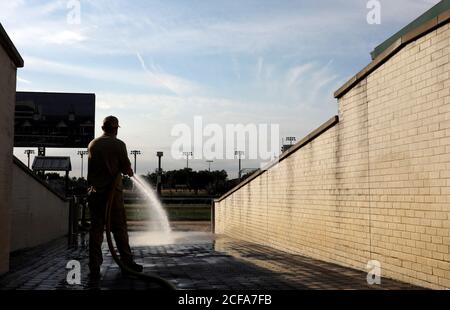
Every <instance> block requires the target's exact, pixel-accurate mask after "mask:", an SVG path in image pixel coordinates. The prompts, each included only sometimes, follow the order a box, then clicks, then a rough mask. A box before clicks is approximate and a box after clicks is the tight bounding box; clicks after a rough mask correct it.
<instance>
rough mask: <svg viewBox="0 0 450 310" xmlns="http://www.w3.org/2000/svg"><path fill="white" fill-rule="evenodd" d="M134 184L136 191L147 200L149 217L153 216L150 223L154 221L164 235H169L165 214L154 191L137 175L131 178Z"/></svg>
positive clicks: (168, 225)
mask: <svg viewBox="0 0 450 310" xmlns="http://www.w3.org/2000/svg"><path fill="white" fill-rule="evenodd" d="M132 180H133V182H134V184H135V185H136V187H137V189H138V190H139V191H140V192H141V193H142V194H143V195H144V196H145V197H147V198H148V200H149V204H148V205H149V207H150V212H151V215H153V216H154V219H152V221H155V222H156V223H157V224H158V226H159V229H160V230H161V231H162V232H164V233H170V232H171V231H172V229H171V228H170V224H169V219H168V217H167V213H166V211H165V210H164V208H163V206H162V204H161V202H160V201H159V199H158V196H157V194H156V192H155V190H154V189H153V188H152V187H151V186H150V185H149V184H148V183H147V182H146V181H145V180H143V179H142V177H140V176H138V175H134V176H133V177H132Z"/></svg>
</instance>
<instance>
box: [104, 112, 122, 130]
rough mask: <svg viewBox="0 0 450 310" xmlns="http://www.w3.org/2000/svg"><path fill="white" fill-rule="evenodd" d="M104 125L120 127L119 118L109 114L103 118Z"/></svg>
mask: <svg viewBox="0 0 450 310" xmlns="http://www.w3.org/2000/svg"><path fill="white" fill-rule="evenodd" d="M103 127H109V128H118V127H120V126H119V120H118V119H117V117H115V116H112V115H110V116H107V117H105V119H104V120H103Z"/></svg>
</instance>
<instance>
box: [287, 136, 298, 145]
mask: <svg viewBox="0 0 450 310" xmlns="http://www.w3.org/2000/svg"><path fill="white" fill-rule="evenodd" d="M296 140H297V139H296V138H295V137H286V141H288V142H289V144H290V145H292V144H293V143H294V142H295V141H296Z"/></svg>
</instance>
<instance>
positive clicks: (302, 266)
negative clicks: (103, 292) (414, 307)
mask: <svg viewBox="0 0 450 310" xmlns="http://www.w3.org/2000/svg"><path fill="white" fill-rule="evenodd" d="M131 236H132V238H131V239H133V238H134V237H136V236H137V233H133V234H132V235H131ZM174 242H175V244H171V245H147V246H145V245H139V246H133V251H134V253H135V256H136V260H137V262H139V263H142V264H143V265H144V267H145V272H152V273H155V274H157V275H159V276H160V277H163V278H165V279H168V280H169V281H171V282H172V283H173V284H174V285H175V286H176V287H177V288H178V289H237V290H241V289H369V288H375V289H413V288H416V287H413V286H411V285H409V284H405V283H401V282H398V281H393V280H389V279H382V283H381V285H379V286H378V285H377V286H372V287H369V286H368V285H367V284H366V274H365V273H364V272H361V271H357V270H354V269H350V268H345V267H340V266H337V265H334V264H330V263H325V262H322V261H317V260H314V259H311V258H306V257H302V256H299V255H292V254H288V253H285V252H282V251H278V250H274V249H272V248H268V247H264V246H260V245H256V244H251V243H247V242H242V241H238V240H233V239H229V238H226V237H220V236H219V237H213V236H212V235H209V234H207V233H198V234H197V235H196V234H190V235H189V234H188V235H186V236H185V238H184V239H183V238H178V239H176V240H175V241H174ZM103 250H104V264H103V266H102V277H101V279H100V281H98V282H97V283H94V282H90V281H89V277H88V271H87V270H88V269H87V263H88V255H87V254H88V253H87V239H85V238H83V237H82V236H80V237H79V241H78V245H77V246H73V247H68V246H67V241H66V239H59V240H55V241H52V242H50V243H48V244H45V245H42V246H38V247H36V248H33V249H28V250H24V251H20V252H17V253H13V255H12V257H11V270H10V272H9V273H7V274H5V275H3V276H1V277H0V288H1V289H33V290H42V289H44V290H47V289H50V290H54V289H69V290H73V289H75V290H83V289H152V288H158V286H157V285H156V284H152V283H146V282H143V281H142V280H138V279H135V278H132V277H125V276H122V275H121V273H120V270H119V268H118V267H117V265H116V264H115V263H114V262H113V261H112V257H111V255H110V254H109V252H108V249H107V247H106V244H104V248H103ZM73 259H76V260H79V261H80V263H81V267H82V275H81V277H82V281H81V285H68V284H67V283H66V281H65V278H66V274H67V270H66V269H65V266H66V264H67V262H68V261H69V260H73Z"/></svg>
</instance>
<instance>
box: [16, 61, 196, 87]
mask: <svg viewBox="0 0 450 310" xmlns="http://www.w3.org/2000/svg"><path fill="white" fill-rule="evenodd" d="M25 59H26V60H27V71H29V72H43V73H47V74H52V75H59V76H67V77H70V78H71V79H77V78H82V79H88V80H94V81H95V80H97V81H111V82H115V83H118V84H122V85H135V86H144V87H148V88H149V90H151V89H163V90H167V89H168V90H170V91H172V92H174V93H177V94H188V93H192V92H195V91H196V90H198V89H200V86H198V85H196V84H194V83H192V82H190V81H187V80H184V79H182V78H179V77H176V76H173V75H170V74H167V73H154V72H153V73H150V72H149V71H145V72H138V71H136V70H128V69H115V68H102V67H98V66H96V67H92V66H84V65H73V64H68V63H61V62H55V61H52V60H48V59H42V58H38V57H33V56H25Z"/></svg>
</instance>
